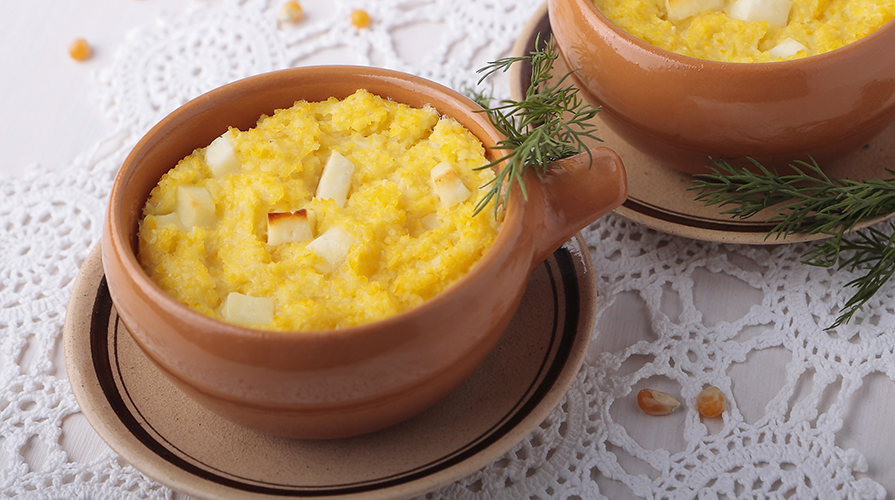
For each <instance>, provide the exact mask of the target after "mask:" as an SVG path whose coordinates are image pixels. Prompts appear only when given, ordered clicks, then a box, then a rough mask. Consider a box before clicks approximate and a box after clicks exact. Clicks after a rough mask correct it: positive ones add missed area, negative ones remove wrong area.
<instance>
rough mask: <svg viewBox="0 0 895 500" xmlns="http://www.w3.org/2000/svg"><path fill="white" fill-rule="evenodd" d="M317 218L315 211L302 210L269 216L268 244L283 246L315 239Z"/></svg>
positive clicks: (275, 213) (270, 214)
mask: <svg viewBox="0 0 895 500" xmlns="http://www.w3.org/2000/svg"><path fill="white" fill-rule="evenodd" d="M316 223H317V217H316V216H315V215H314V211H313V210H307V209H304V208H302V209H301V210H296V211H295V212H273V213H269V214H267V244H268V245H281V244H283V243H292V242H297V241H307V240H312V239H314V226H315V225H316Z"/></svg>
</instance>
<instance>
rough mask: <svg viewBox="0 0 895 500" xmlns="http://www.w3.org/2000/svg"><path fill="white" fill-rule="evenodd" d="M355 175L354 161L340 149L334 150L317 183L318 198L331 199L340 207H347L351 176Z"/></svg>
mask: <svg viewBox="0 0 895 500" xmlns="http://www.w3.org/2000/svg"><path fill="white" fill-rule="evenodd" d="M352 176H354V163H351V162H350V161H349V160H348V159H347V158H345V157H344V156H342V155H341V154H340V153H339V152H338V151H333V152H332V154H330V155H329V160H327V161H326V166H324V167H323V174H321V175H320V182H319V183H318V184H317V195H316V196H317V198H319V199H321V200H325V199H331V200H333V201H335V202H336V205H338V206H339V208H344V207H345V202H346V201H347V200H348V190H349V189H350V188H351V178H352Z"/></svg>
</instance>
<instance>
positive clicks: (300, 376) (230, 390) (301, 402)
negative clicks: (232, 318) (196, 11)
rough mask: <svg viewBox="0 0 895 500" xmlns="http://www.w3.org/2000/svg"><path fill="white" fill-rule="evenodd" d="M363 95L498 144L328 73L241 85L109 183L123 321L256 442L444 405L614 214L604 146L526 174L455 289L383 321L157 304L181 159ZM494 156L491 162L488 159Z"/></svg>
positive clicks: (621, 188)
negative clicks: (153, 222)
mask: <svg viewBox="0 0 895 500" xmlns="http://www.w3.org/2000/svg"><path fill="white" fill-rule="evenodd" d="M359 88H364V89H366V90H368V91H370V92H372V93H374V94H378V95H380V96H383V97H386V98H389V99H393V100H395V101H398V102H402V103H405V104H409V105H411V106H414V107H424V106H426V105H431V106H433V107H435V109H437V110H438V112H439V113H440V114H442V115H447V116H450V117H453V118H455V119H456V120H457V121H459V122H460V123H461V124H462V125H464V126H465V127H466V128H467V129H469V130H470V131H471V132H472V133H474V134H475V135H476V136H477V137H478V138H479V139H480V140H481V141H482V143H483V144H484V145H485V146H486V148H487V147H491V146H494V145H495V144H496V143H497V141H499V140H500V139H501V137H500V135H499V134H498V133H497V132H496V131H495V129H494V128H493V127H492V126H491V124H490V123H489V121H488V119H487V117H486V116H485V115H484V114H482V113H480V112H478V111H479V110H480V108H478V106H477V105H476V104H474V103H473V102H472V101H470V100H469V99H467V98H466V97H464V96H462V95H460V94H458V93H456V92H454V91H452V90H450V89H447V88H445V87H442V86H440V85H438V84H435V83H433V82H430V81H428V80H424V79H422V78H419V77H415V76H411V75H407V74H403V73H397V72H394V71H388V70H381V69H374V68H362V67H339V66H324V67H310V68H298V69H291V70H284V71H280V72H274V73H269V74H265V75H260V76H256V77H252V78H248V79H246V80H242V81H239V82H236V83H233V84H230V85H227V86H224V87H222V88H219V89H217V90H214V91H212V92H209V93H208V94H205V95H203V96H201V97H199V98H197V99H195V100H193V101H191V102H189V103H187V104H186V105H184V106H183V107H181V108H180V109H178V110H176V111H175V112H174V113H172V114H171V115H169V116H168V117H166V118H165V119H163V120H162V121H161V122H160V123H159V124H158V125H157V126H155V127H154V128H153V129H152V130H151V131H150V132H149V133H148V134H147V135H146V136H145V137H144V138H143V139H142V140H141V141H140V142H139V143H138V144H137V146H136V147H135V148H134V149H133V151H132V152H131V154H130V155H129V156H128V158H127V159H126V161H125V162H124V165H123V166H122V167H121V171H120V172H119V174H118V177H117V178H116V180H115V183H114V186H113V189H112V193H111V196H110V201H109V208H108V213H107V217H106V221H105V225H104V232H103V241H102V256H103V267H104V271H105V275H106V280H107V282H108V285H109V290H110V293H111V296H112V299H113V301H114V304H115V307H116V309H117V311H118V314H119V316H120V317H121V319H122V321H123V322H124V324H125V325H126V326H127V328H128V330H129V331H130V333H131V335H132V336H133V337H134V340H135V341H136V342H137V344H138V345H139V346H140V347H141V348H142V349H143V350H144V351H145V352H146V354H147V355H148V357H149V358H150V359H151V360H152V361H153V362H154V363H155V364H156V365H157V366H158V367H159V368H160V370H161V371H162V372H163V373H165V374H166V375H167V376H168V377H169V378H170V379H171V380H172V381H174V382H175V384H176V385H178V386H179V387H180V388H181V389H183V390H184V391H185V392H186V394H188V395H189V396H191V397H192V398H194V399H195V400H197V401H198V402H199V403H201V404H203V405H204V406H205V407H207V408H209V409H210V410H212V411H214V412H216V413H218V414H219V415H221V416H223V417H225V418H227V419H229V420H232V421H234V422H236V423H238V424H241V425H244V426H246V427H249V428H252V429H255V430H258V431H260V432H264V433H270V434H276V435H281V436H289V437H299V438H315V439H317V438H335V437H345V436H352V435H357V434H361V433H365V432H370V431H374V430H377V429H382V428H384V427H387V426H390V425H392V424H395V423H397V422H400V421H402V420H404V419H407V418H409V417H411V416H413V415H415V414H417V413H419V412H421V411H422V410H424V409H426V408H428V407H429V406H431V405H433V404H435V403H436V402H437V401H439V400H440V399H442V398H443V397H445V396H446V395H447V394H448V393H449V392H450V391H451V390H453V389H454V388H455V387H457V386H458V385H459V384H460V383H461V382H463V380H465V379H466V378H467V377H468V376H469V375H470V374H471V373H472V372H473V370H475V368H476V367H477V366H478V365H479V364H480V363H481V362H482V361H483V360H484V359H485V357H486V356H487V354H488V353H489V352H490V351H491V349H492V348H493V347H494V345H495V344H496V343H497V341H498V340H499V339H500V337H501V335H502V334H503V331H504V329H505V328H506V326H507V324H508V323H509V321H510V319H511V318H512V316H513V315H514V313H515V310H516V308H517V306H518V304H519V301H520V299H521V297H522V294H523V292H524V290H525V286H526V283H527V281H528V276H529V274H530V272H531V271H532V270H533V269H534V268H535V267H536V266H537V265H539V264H540V262H541V261H543V260H544V258H546V257H547V256H548V255H550V254H551V253H552V252H553V251H554V250H555V249H556V248H558V247H559V246H560V245H561V244H562V243H564V242H565V241H566V240H568V239H569V238H570V237H572V236H573V235H574V234H575V233H576V232H578V231H579V230H580V229H582V228H583V227H585V226H586V225H588V224H589V223H591V222H592V221H594V220H596V219H597V218H599V217H600V216H602V215H604V214H606V213H607V212H609V211H610V210H612V209H613V208H614V207H616V206H618V205H619V204H621V203H622V201H623V200H624V198H625V196H626V192H627V191H626V180H625V172H624V168H623V166H622V164H621V161H620V160H619V158H618V156H617V155H615V153H613V152H612V151H610V150H608V149H605V148H602V149H597V150H594V151H593V158H594V161H593V165H592V167H591V168H588V163H589V162H588V161H587V156H586V155H582V156H579V157H574V158H571V159H569V160H568V161H565V162H563V165H562V168H557V169H554V170H553V171H551V172H550V173H549V174H548V175H546V176H544V177H542V178H537V177H533V176H530V177H529V178H528V179H527V183H528V200H527V201H525V200H524V199H523V197H522V195H521V194H520V193H519V192H516V193H514V196H513V197H512V202H511V203H510V205H509V207H508V209H507V212H506V217H505V219H504V221H503V223H502V226H501V228H500V232H499V234H498V237H497V241H496V242H495V244H494V246H493V248H492V249H491V250H490V251H489V252H488V253H487V254H486V255H485V256H484V257H483V259H482V261H481V262H479V263H478V264H477V265H476V266H475V267H474V268H473V270H472V271H471V272H470V273H469V274H468V275H467V276H465V277H464V278H462V279H461V280H460V281H459V282H458V283H457V284H455V285H454V286H452V287H451V288H449V289H448V290H447V291H445V292H444V293H442V294H441V295H439V296H437V297H435V298H434V299H432V300H430V301H428V302H426V303H425V304H423V305H422V306H420V307H417V308H415V309H412V310H410V311H407V312H405V313H402V314H399V315H397V316H394V317H392V318H389V319H386V320H383V321H379V322H376V323H371V324H368V325H362V326H356V327H351V328H345V329H340V330H333V331H315V332H274V331H263V330H256V329H251V328H245V327H240V326H236V325H232V324H227V323H224V322H221V321H218V320H216V319H213V318H210V317H207V316H204V315H202V314H199V313H197V312H195V311H192V310H191V309H189V308H187V307H186V306H184V305H182V304H180V303H178V302H177V301H175V300H174V299H172V298H171V297H169V296H168V295H166V294H165V293H164V292H163V291H162V290H161V289H160V288H159V287H157V286H156V285H155V284H154V283H153V282H152V281H151V280H150V279H149V277H148V276H147V275H146V273H145V272H143V270H142V268H141V267H140V264H139V262H138V259H137V254H136V249H137V228H138V224H139V221H140V218H141V216H142V210H143V205H144V204H145V202H146V199H147V198H148V196H149V192H150V190H151V189H152V188H153V187H154V186H155V185H156V183H157V182H158V180H159V179H160V178H161V176H162V175H163V174H164V173H165V172H166V171H167V170H169V169H170V168H172V167H173V166H174V165H175V164H176V163H177V161H178V160H180V159H181V158H182V157H184V156H186V155H187V154H189V153H190V152H192V151H193V150H194V149H196V148H199V147H203V146H205V145H207V144H209V143H210V142H211V141H212V140H213V139H214V138H216V137H218V136H219V135H220V134H221V133H223V132H224V131H225V130H226V129H227V127H228V126H234V127H237V128H239V129H242V130H245V129H247V128H250V127H252V126H254V124H255V122H256V121H257V119H258V118H259V117H260V116H261V115H262V114H271V113H272V112H273V111H274V110H275V109H278V108H285V107H289V106H291V105H292V104H293V103H294V102H295V101H297V100H307V101H320V100H325V99H327V98H329V97H337V98H344V97H347V96H348V95H350V94H353V93H354V92H355V91H356V90H357V89H359ZM489 154H490V155H491V157H492V158H494V157H495V155H496V154H497V153H496V152H495V151H489Z"/></svg>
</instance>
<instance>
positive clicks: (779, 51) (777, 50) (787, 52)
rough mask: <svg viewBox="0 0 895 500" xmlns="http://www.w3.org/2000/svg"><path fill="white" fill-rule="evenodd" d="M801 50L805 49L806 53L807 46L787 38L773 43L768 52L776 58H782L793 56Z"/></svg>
mask: <svg viewBox="0 0 895 500" xmlns="http://www.w3.org/2000/svg"><path fill="white" fill-rule="evenodd" d="M801 51H805V53H806V54H807V53H808V47H805V46H804V45H802V44H801V43H799V42H797V41H795V40H793V39H792V38H787V39H786V40H783V41H782V42H780V43H778V44H777V45H775V46H774V48H772V49H771V50H769V51H768V54H770V55H771V56H773V57H776V58H778V59H783V58H784V57H790V56H794V55H796V54H798V53H799V52H801Z"/></svg>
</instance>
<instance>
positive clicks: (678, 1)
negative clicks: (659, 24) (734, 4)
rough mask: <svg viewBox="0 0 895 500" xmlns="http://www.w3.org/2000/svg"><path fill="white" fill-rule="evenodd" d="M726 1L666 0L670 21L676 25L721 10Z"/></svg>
mask: <svg viewBox="0 0 895 500" xmlns="http://www.w3.org/2000/svg"><path fill="white" fill-rule="evenodd" d="M724 3H725V0H665V12H666V13H667V16H666V17H667V18H668V20H669V21H671V22H673V23H676V22H678V21H682V20H684V19H686V18H688V17H690V16H695V15H696V14H699V13H700V12H705V11H707V10H721V9H722V8H724Z"/></svg>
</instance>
